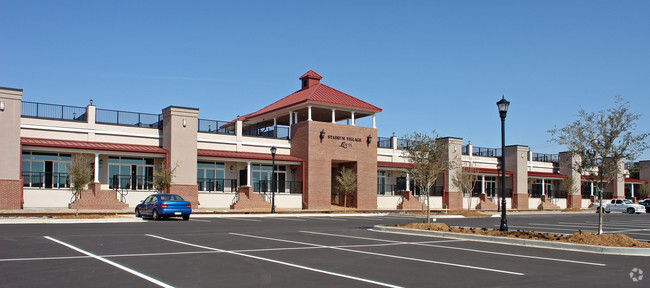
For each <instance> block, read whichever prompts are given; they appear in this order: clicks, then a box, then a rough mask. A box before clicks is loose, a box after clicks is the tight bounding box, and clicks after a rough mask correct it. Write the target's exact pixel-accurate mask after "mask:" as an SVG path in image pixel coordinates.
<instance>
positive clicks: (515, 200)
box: [503, 173, 530, 209]
mask: <svg viewBox="0 0 650 288" xmlns="http://www.w3.org/2000/svg"><path fill="white" fill-rule="evenodd" d="M511 177H512V194H511V195H510V202H511V203H510V207H511V208H510V209H512V208H514V207H515V204H517V209H519V197H515V174H514V173H512V176H511ZM503 189H504V191H505V189H506V187H503ZM504 197H505V195H504ZM528 208H529V209H530V207H528Z"/></svg>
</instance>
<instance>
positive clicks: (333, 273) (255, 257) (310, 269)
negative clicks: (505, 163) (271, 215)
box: [146, 234, 401, 288]
mask: <svg viewBox="0 0 650 288" xmlns="http://www.w3.org/2000/svg"><path fill="white" fill-rule="evenodd" d="M146 235H147V236H149V237H153V238H157V239H161V240H165V241H169V242H173V243H178V244H183V245H187V246H192V247H197V248H202V249H206V250H212V251H218V252H223V253H228V254H233V255H238V256H242V257H247V258H253V259H257V260H262V261H267V262H271V263H276V264H281V265H286V266H290V267H294V268H298V269H303V270H308V271H312V272H318V273H323V274H328V275H332V276H337V277H341V278H346V279H351V280H357V281H361V282H365V283H370V284H375V285H379V286H384V287H395V288H398V287H401V286H397V285H393V284H388V283H384V282H379V281H374V280H370V279H364V278H360V277H355V276H351V275H346V274H341V273H336V272H330V271H326V270H321V269H316V268H311V267H307V266H302V265H297V264H292V263H288V262H284V261H279V260H274V259H269V258H264V257H259V256H254V255H248V254H244V253H239V252H234V251H228V250H223V249H218V248H212V247H208V246H202V245H197V244H192V243H187V242H182V241H178V240H173V239H169V238H165V237H161V236H156V235H151V234H146Z"/></svg>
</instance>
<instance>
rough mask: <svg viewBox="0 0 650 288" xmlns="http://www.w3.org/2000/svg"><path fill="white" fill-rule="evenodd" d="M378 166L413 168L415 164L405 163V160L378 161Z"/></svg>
mask: <svg viewBox="0 0 650 288" xmlns="http://www.w3.org/2000/svg"><path fill="white" fill-rule="evenodd" d="M377 167H382V168H402V169H409V168H413V164H411V163H403V162H402V163H400V162H385V161H377Z"/></svg>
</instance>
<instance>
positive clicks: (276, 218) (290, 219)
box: [267, 217, 307, 221]
mask: <svg viewBox="0 0 650 288" xmlns="http://www.w3.org/2000/svg"><path fill="white" fill-rule="evenodd" d="M267 219H274V220H288V221H307V220H305V219H298V218H283V217H269V218H267Z"/></svg>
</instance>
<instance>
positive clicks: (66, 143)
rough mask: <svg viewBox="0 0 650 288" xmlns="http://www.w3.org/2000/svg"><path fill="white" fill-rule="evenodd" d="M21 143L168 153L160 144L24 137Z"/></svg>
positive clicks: (56, 146) (26, 144)
mask: <svg viewBox="0 0 650 288" xmlns="http://www.w3.org/2000/svg"><path fill="white" fill-rule="evenodd" d="M20 143H21V144H22V145H23V146H37V147H55V148H72V149H83V150H104V151H122V152H143V153H156V154H166V153H167V150H165V149H163V148H161V147H158V146H149V145H135V144H121V143H106V142H92V141H73V140H56V139H42V138H29V137H22V138H20Z"/></svg>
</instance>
